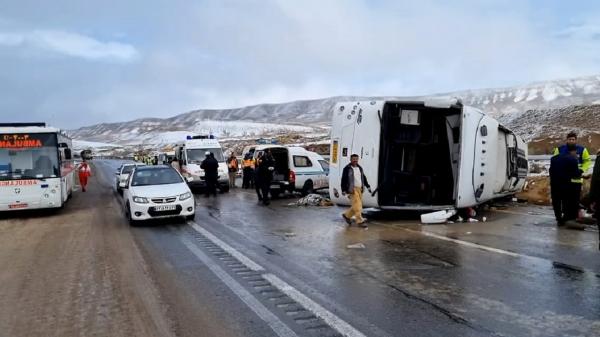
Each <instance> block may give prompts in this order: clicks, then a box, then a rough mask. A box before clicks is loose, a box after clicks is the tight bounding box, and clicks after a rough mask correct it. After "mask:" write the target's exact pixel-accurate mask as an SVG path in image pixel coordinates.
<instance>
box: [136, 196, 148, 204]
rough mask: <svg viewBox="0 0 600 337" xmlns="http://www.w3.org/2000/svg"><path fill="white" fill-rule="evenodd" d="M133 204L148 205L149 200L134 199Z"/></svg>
mask: <svg viewBox="0 0 600 337" xmlns="http://www.w3.org/2000/svg"><path fill="white" fill-rule="evenodd" d="M133 202H135V203H137V204H147V203H148V199H147V198H144V197H133Z"/></svg>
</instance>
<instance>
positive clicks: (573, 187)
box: [550, 132, 600, 249]
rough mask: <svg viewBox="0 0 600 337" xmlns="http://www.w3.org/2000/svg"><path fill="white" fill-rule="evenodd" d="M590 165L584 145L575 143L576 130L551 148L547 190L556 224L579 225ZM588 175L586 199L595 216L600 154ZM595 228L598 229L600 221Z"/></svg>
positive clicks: (598, 200)
mask: <svg viewBox="0 0 600 337" xmlns="http://www.w3.org/2000/svg"><path fill="white" fill-rule="evenodd" d="M591 165H592V159H591V156H590V153H589V151H588V150H587V149H586V148H585V147H583V146H581V145H579V144H577V134H576V133H575V132H570V133H569V134H568V135H567V141H566V144H564V145H562V146H560V147H558V148H556V149H554V152H553V156H552V158H551V160H550V194H551V198H552V207H553V209H554V215H555V218H556V222H557V225H558V226H567V227H572V228H579V227H581V225H579V224H578V223H577V222H576V221H575V220H576V219H577V217H578V214H579V210H580V209H581V206H580V202H581V191H582V185H583V179H584V178H589V175H588V173H587V172H588V170H589V169H590V167H591ZM591 178H592V182H591V189H590V194H589V203H590V208H591V209H592V210H594V211H595V214H596V219H598V218H599V216H600V158H598V157H596V163H595V165H594V171H593V173H592V175H591ZM598 228H599V229H600V222H599V223H598ZM599 249H600V244H599Z"/></svg>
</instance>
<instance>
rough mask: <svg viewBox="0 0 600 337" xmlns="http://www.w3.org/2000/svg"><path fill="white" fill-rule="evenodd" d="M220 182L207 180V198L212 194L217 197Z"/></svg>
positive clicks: (211, 179)
mask: <svg viewBox="0 0 600 337" xmlns="http://www.w3.org/2000/svg"><path fill="white" fill-rule="evenodd" d="M218 183H219V182H218V180H217V179H213V178H208V179H206V196H207V197H208V196H210V195H211V194H212V195H214V196H215V197H216V196H217V184H218Z"/></svg>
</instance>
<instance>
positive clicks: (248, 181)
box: [242, 153, 254, 188]
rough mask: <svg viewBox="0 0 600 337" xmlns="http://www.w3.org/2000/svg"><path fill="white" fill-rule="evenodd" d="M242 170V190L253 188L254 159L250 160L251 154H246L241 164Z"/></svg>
mask: <svg viewBox="0 0 600 337" xmlns="http://www.w3.org/2000/svg"><path fill="white" fill-rule="evenodd" d="M242 169H243V171H242V175H243V177H242V188H252V187H254V159H252V154H250V153H247V154H246V156H245V157H244V161H243V162H242Z"/></svg>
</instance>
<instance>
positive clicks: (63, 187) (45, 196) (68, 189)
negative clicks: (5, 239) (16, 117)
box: [0, 123, 75, 211]
mask: <svg viewBox="0 0 600 337" xmlns="http://www.w3.org/2000/svg"><path fill="white" fill-rule="evenodd" d="M71 149H72V141H71V138H69V137H68V136H67V135H66V134H65V133H63V132H62V131H61V130H59V129H56V128H52V127H47V126H46V124H45V123H0V211H12V210H22V209H39V208H60V207H62V206H63V205H64V204H65V202H66V201H67V200H68V199H69V197H70V196H71V194H72V193H73V186H74V182H75V180H74V177H75V166H74V163H73V160H72V150H71Z"/></svg>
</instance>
